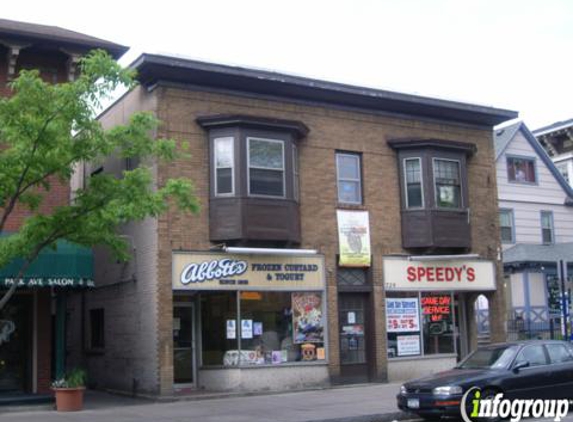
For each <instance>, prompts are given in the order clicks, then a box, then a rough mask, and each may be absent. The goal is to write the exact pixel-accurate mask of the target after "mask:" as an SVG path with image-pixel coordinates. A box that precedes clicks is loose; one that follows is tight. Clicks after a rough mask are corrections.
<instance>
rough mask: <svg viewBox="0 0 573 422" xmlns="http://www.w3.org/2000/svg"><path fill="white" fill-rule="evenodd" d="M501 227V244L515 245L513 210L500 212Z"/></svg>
mask: <svg viewBox="0 0 573 422" xmlns="http://www.w3.org/2000/svg"><path fill="white" fill-rule="evenodd" d="M499 227H500V229H501V243H514V242H515V238H514V233H513V210H499Z"/></svg>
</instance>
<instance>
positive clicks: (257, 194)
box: [247, 136, 286, 199]
mask: <svg viewBox="0 0 573 422" xmlns="http://www.w3.org/2000/svg"><path fill="white" fill-rule="evenodd" d="M251 140H253V141H263V142H274V143H276V144H281V148H282V158H283V160H282V168H281V169H275V168H270V167H261V166H251ZM251 168H254V169H261V170H272V171H281V172H282V175H283V194H282V195H263V194H260V193H255V194H252V193H251ZM285 173H286V170H285V142H284V141H283V140H281V139H269V138H258V137H254V136H249V137H247V191H248V192H249V196H254V197H261V198H283V199H284V198H286V181H285V178H286V177H285V176H286V174H285Z"/></svg>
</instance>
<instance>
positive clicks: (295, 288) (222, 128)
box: [69, 55, 516, 395]
mask: <svg viewBox="0 0 573 422" xmlns="http://www.w3.org/2000/svg"><path fill="white" fill-rule="evenodd" d="M132 66H133V67H134V68H135V69H137V71H138V75H139V76H138V77H139V80H140V82H141V85H140V86H139V87H137V88H136V89H134V90H132V91H131V92H129V93H127V94H126V95H124V96H123V97H122V98H121V99H120V100H118V101H117V102H116V103H115V104H114V105H113V106H112V107H110V108H109V109H108V110H107V111H106V112H105V113H104V114H103V115H102V116H101V117H100V119H101V121H102V123H103V124H104V125H105V126H106V127H112V126H114V125H115V124H118V123H121V122H123V121H125V119H127V118H129V116H130V115H131V113H133V112H134V111H138V110H148V111H152V112H153V113H155V114H156V115H157V116H158V118H159V119H160V120H161V121H162V125H161V126H160V128H159V129H158V133H157V135H158V136H162V137H169V138H173V139H175V140H177V142H179V143H180V144H181V145H183V144H188V145H189V146H190V149H189V152H190V156H189V155H188V154H182V155H181V157H180V158H179V159H177V160H176V162H175V163H172V164H170V165H165V164H162V163H146V164H147V165H151V166H152V168H153V172H154V174H155V181H156V183H158V184H161V183H163V182H164V181H165V180H166V179H167V178H169V177H188V178H190V179H192V180H193V182H194V184H195V188H196V193H197V195H198V197H199V198H200V201H201V204H202V208H201V212H200V213H199V214H198V215H185V214H182V213H179V212H176V211H171V212H169V213H167V214H165V215H163V216H161V217H160V218H158V219H149V220H147V221H145V222H143V223H141V224H130V225H128V226H126V227H125V228H124V231H123V232H124V235H125V236H126V237H127V238H128V239H129V240H130V242H131V244H132V246H133V258H132V260H131V261H130V262H129V263H128V264H116V263H114V262H112V261H110V260H109V259H108V257H107V254H106V252H105V251H96V269H95V279H96V284H97V285H98V287H97V289H96V290H94V291H90V292H89V293H87V294H86V295H85V296H82V297H80V296H79V295H76V298H75V300H73V301H70V302H69V303H70V308H69V312H71V314H72V315H74V312H81V313H82V315H83V318H79V317H78V318H72V320H73V321H74V323H73V324H71V325H70V327H69V328H70V332H69V336H70V339H72V340H71V343H72V344H78V341H77V339H79V338H82V337H85V336H86V335H87V337H88V339H89V334H86V333H89V331H90V330H96V331H99V330H100V327H101V326H103V327H104V337H105V338H104V339H103V340H102V339H99V338H97V339H96V343H97V344H96V345H94V347H92V348H90V347H88V349H87V350H85V351H83V352H82V350H80V349H76V350H74V351H73V352H72V355H71V359H72V360H74V361H77V362H83V363H84V364H86V365H87V367H88V369H89V373H90V379H91V380H92V382H93V383H94V386H96V387H101V388H108V389H112V390H122V391H130V392H132V393H135V394H154V395H170V394H174V393H178V392H179V393H181V392H183V393H184V392H187V391H193V390H195V389H207V390H268V389H289V388H298V387H301V386H311V385H324V384H328V383H344V382H364V381H386V380H399V379H405V378H408V377H411V376H415V375H420V374H424V373H427V372H429V371H435V370H437V369H440V368H443V367H448V366H451V365H452V364H453V363H455V362H456V360H457V359H459V358H460V357H462V356H464V355H465V354H466V353H468V351H469V350H470V349H471V348H472V347H473V346H475V342H476V325H475V321H474V320H475V318H474V315H473V309H474V306H473V305H474V301H475V298H476V297H477V296H478V295H479V294H482V293H483V294H485V295H486V296H487V297H488V299H489V301H490V304H489V305H490V310H491V312H490V314H491V322H490V325H491V336H492V339H493V340H503V339H504V329H503V326H502V322H501V321H502V320H503V318H502V317H503V315H504V309H503V308H504V303H503V299H502V298H503V294H502V293H503V292H501V291H500V290H501V289H502V288H503V285H502V283H500V282H499V280H501V266H500V262H499V261H498V254H499V249H500V243H499V234H498V209H497V191H496V184H495V180H496V179H495V163H494V153H493V142H492V126H493V125H495V124H498V123H500V122H502V121H505V120H507V119H510V118H513V117H515V116H516V113H514V112H511V111H507V110H500V109H494V108H490V107H482V106H477V105H472V104H464V103H457V102H450V101H443V100H436V99H432V98H424V97H418V96H412V95H404V94H398V93H394V92H388V91H380V90H373V89H368V88H362V87H355V86H348V85H342V84H336V83H330V82H324V81H319V80H311V79H306V78H300V77H293V76H288V75H282V74H277V73H272V72H264V71H255V70H251V69H244V68H238V67H230V66H223V65H216V64H210V63H202V62H197V61H192V60H186V59H181V58H173V57H165V56H156V55H142V56H141V57H140V58H139V59H137V60H136V61H135V62H134V63H133V65H132ZM136 164H138V163H134V162H133V161H130V162H125V161H123V160H120V159H114V158H111V159H109V160H108V161H106V162H105V163H104V164H103V166H100V165H98V166H93V165H86V167H85V168H83V169H81V170H80V172H79V174H78V177H79V178H80V179H81V177H83V176H86V175H89V174H91V172H93V171H100V168H101V167H103V171H108V172H115V173H117V174H120V172H121V171H122V170H123V169H125V168H131V167H132V166H133V165H136ZM91 316H94V318H95V319H94V320H93V321H92V320H90V317H91ZM82 321H84V323H83V324H82ZM414 362H415V364H413V363H414Z"/></svg>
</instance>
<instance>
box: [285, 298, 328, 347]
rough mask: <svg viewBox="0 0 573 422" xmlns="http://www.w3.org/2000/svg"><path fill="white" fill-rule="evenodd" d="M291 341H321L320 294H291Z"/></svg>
mask: <svg viewBox="0 0 573 422" xmlns="http://www.w3.org/2000/svg"><path fill="white" fill-rule="evenodd" d="M292 319H293V327H294V330H293V336H294V338H293V341H294V343H296V344H300V343H322V342H323V341H324V327H323V324H322V295H321V294H320V293H293V294H292Z"/></svg>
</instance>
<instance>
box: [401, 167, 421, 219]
mask: <svg viewBox="0 0 573 422" xmlns="http://www.w3.org/2000/svg"><path fill="white" fill-rule="evenodd" d="M404 179H405V184H406V208H423V207H424V193H423V189H422V160H421V159H420V158H407V159H405V160H404Z"/></svg>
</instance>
